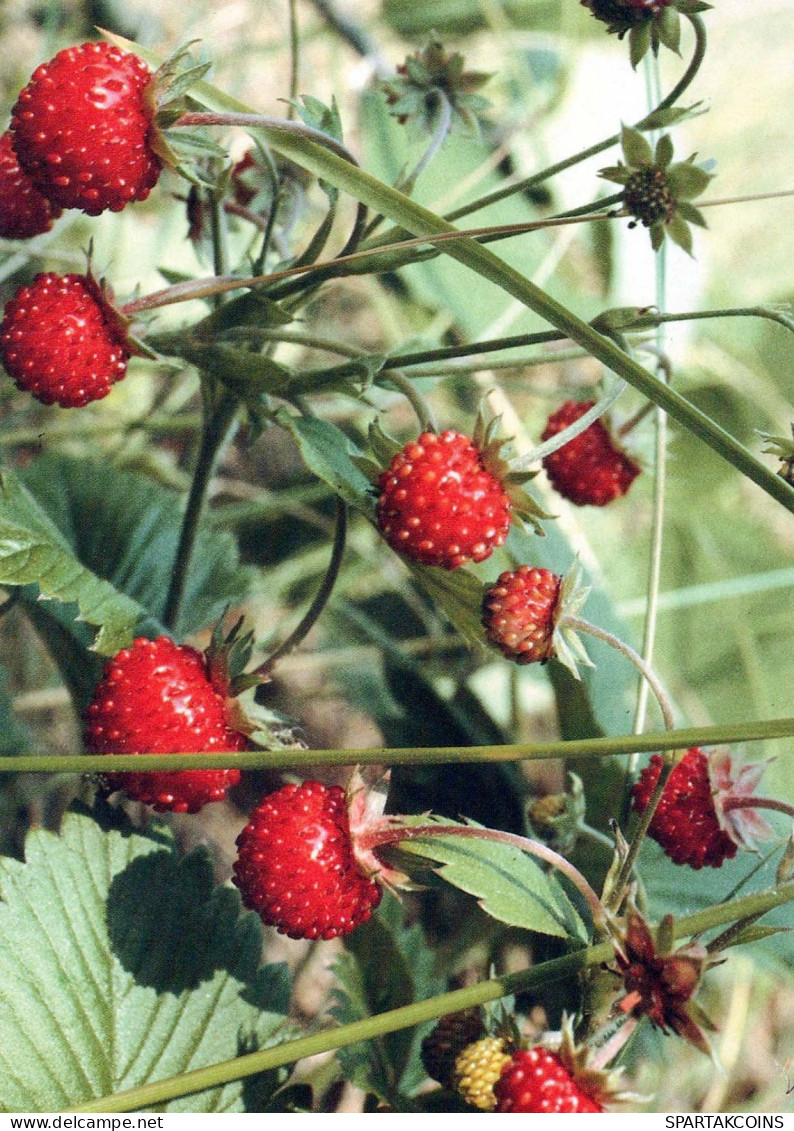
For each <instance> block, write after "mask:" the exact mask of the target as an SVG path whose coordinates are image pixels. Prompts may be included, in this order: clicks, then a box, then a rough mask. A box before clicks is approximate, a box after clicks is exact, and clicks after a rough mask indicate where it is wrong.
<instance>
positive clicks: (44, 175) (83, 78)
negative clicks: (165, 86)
mask: <svg viewBox="0 0 794 1131" xmlns="http://www.w3.org/2000/svg"><path fill="white" fill-rule="evenodd" d="M151 80H152V74H151V72H150V71H149V68H148V67H147V66H146V64H145V63H144V62H143V61H142V60H141V59H139V58H138V56H137V55H132V54H130V53H129V52H127V51H121V50H120V49H119V48H118V47H113V46H111V45H110V44H108V43H84V44H82V45H81V46H80V47H67V48H65V49H64V50H63V51H59V52H58V54H57V55H56V56H55V58H54V59H51V60H50V62H49V63H43V64H42V65H41V66H40V67H38V68H37V69H36V70H35V71H34V72H33V76H32V78H31V80H30V82H29V83H28V85H27V86H26V87H25V89H24V90H23V91H22V92H21V93H20V95H19V98H18V99H17V102H16V105H15V106H14V108H13V110H12V111H11V132H12V138H13V143H14V148H15V150H16V153H17V157H18V158H19V163H20V165H21V166H22V167H23V169H24V170H25V171H26V172H27V174H28V175H29V176H30V177H31V178H32V179H33V181H34V182H35V184H36V185H37V187H38V189H39V191H40V192H42V193H43V194H44V195H45V196H46V197H47V198H48V199H49V200H50V201H51V202H52V203H53V204H55V205H59V206H60V207H61V208H82V210H83V211H84V212H87V213H88V214H89V216H98V215H99V213H100V212H104V211H105V210H106V209H110V210H111V211H113V212H118V211H119V210H120V209H122V208H124V206H125V205H126V204H129V203H130V201H133V200H145V199H146V197H147V196H148V195H149V193H150V192H151V190H152V188H153V187H154V185H155V184H156V183H157V179H158V177H159V176H160V170H161V168H162V163H161V161H160V158H159V157H158V156H157V154H156V153H155V151H154V149H153V147H152V118H153V115H154V107H153V105H150V102H149V101H147V98H146V91H147V87H148V86H149V84H150V82H151Z"/></svg>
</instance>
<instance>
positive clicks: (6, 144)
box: [0, 130, 61, 240]
mask: <svg viewBox="0 0 794 1131" xmlns="http://www.w3.org/2000/svg"><path fill="white" fill-rule="evenodd" d="M60 215H61V209H60V208H58V207H57V206H56V205H54V204H51V203H50V201H49V200H47V198H46V196H42V195H41V193H40V192H39V190H38V189H37V188H36V186H35V185H34V184H33V181H32V180H31V179H30V177H29V176H28V174H27V173H26V172H24V170H22V169H21V168H20V167H19V162H18V161H17V155H16V153H15V152H14V147H13V145H12V144H11V134H10V133H9V131H8V130H6V132H5V133H4V134H2V135H1V136H0V236H2V238H3V239H6V240H27V239H30V238H31V236H39V235H41V233H42V232H48V231H49V230H50V228H51V227H52V225H53V221H54V220H57V219H58V217H59V216H60Z"/></svg>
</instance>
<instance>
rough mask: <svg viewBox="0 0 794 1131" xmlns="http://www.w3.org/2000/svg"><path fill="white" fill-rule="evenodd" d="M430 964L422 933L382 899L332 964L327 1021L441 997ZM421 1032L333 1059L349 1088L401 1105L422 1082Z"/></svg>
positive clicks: (441, 986)
mask: <svg viewBox="0 0 794 1131" xmlns="http://www.w3.org/2000/svg"><path fill="white" fill-rule="evenodd" d="M434 962H435V959H434V955H433V952H432V950H431V949H430V947H429V946H428V945H427V940H426V939H425V937H424V934H423V932H422V930H421V928H420V927H419V926H417V925H414V926H412V927H406V925H405V912H404V910H403V907H402V905H401V903H400V902H399V901H398V900H397V899H395V898H394V897H393V896H391V895H389V894H387V895H386V896H385V898H384V900H383V902H382V903H381V905H380V907H379V908H378V911H377V913H376V914H375V915H374V916H373V917H372V919H370V920H369V922H368V923H364V924H362V926H360V927H358V928H357V929H356V930H355V931H354V932H353V933H352V934H351V935H350V936H348V938H347V939H346V940H345V952H344V953H343V954H342V956H341V957H340V958H339V959H338V961H337V962H336V963H335V964H334V974H335V976H336V979H337V983H338V985H337V987H336V990H335V1002H334V1006H333V1008H332V1009H331V1015H332V1017H333V1018H334V1019H335V1020H336V1021H337V1022H338V1023H339V1024H340V1025H347V1024H350V1023H351V1022H354V1021H363V1020H364V1019H365V1018H367V1017H374V1016H375V1015H377V1014H379V1013H383V1012H385V1011H386V1010H389V1009H399V1008H400V1007H401V1006H404V1005H411V1004H413V1002H416V1001H423V1000H424V999H425V998H428V997H433V996H434V995H435V994H439V993H442V992H443V991H444V990H445V989H446V988H447V986H446V983H445V981H444V980H443V979H442V978H440V977H438V976H437V975H435V974H434V973H433V967H434ZM425 1031H426V1029H423V1028H419V1029H417V1028H413V1029H404V1030H402V1031H398V1032H395V1033H387V1034H385V1035H384V1036H382V1037H378V1038H376V1039H375V1040H373V1041H365V1042H364V1041H362V1042H361V1044H356V1045H350V1046H348V1047H347V1048H342V1049H338V1050H337V1054H336V1055H337V1057H338V1059H339V1061H340V1063H341V1065H342V1068H343V1070H344V1073H345V1076H346V1078H347V1079H348V1080H350V1081H351V1082H352V1083H353V1084H355V1085H356V1086H357V1087H359V1088H361V1089H362V1090H363V1091H365V1092H368V1093H370V1094H372V1095H375V1096H377V1097H378V1098H379V1099H380V1100H382V1101H383V1102H385V1103H390V1104H400V1098H401V1097H407V1096H410V1095H411V1094H412V1093H413V1092H414V1091H415V1089H416V1088H418V1087H419V1085H420V1084H421V1083H422V1081H423V1080H424V1079H425V1077H426V1073H425V1071H424V1069H423V1068H422V1065H421V1061H420V1059H419V1045H420V1043H421V1039H422V1036H423V1035H424V1032H425ZM400 1106H402V1105H401V1104H400Z"/></svg>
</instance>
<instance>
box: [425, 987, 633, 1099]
mask: <svg viewBox="0 0 794 1131" xmlns="http://www.w3.org/2000/svg"><path fill="white" fill-rule="evenodd" d="M421 1052H422V1063H423V1064H424V1067H425V1070H426V1072H427V1074H428V1076H430V1078H431V1079H432V1080H436V1081H438V1083H439V1084H441V1085H442V1086H443V1087H444V1088H447V1089H449V1090H450V1091H453V1092H456V1093H457V1094H458V1095H459V1096H461V1098H462V1099H463V1100H464V1101H465V1103H466V1104H467V1105H468V1106H469V1107H470V1108H473V1109H476V1110H477V1111H486V1112H497V1113H512V1114H516V1115H518V1114H524V1115H564V1114H584V1113H595V1112H603V1111H604V1110H605V1105H607V1104H611V1103H618V1102H620V1101H621V1100H622V1099H625V1098H626V1094H625V1093H624V1092H621V1090H620V1087H619V1079H620V1073H615V1072H611V1073H608V1072H602V1071H599V1070H597V1069H594V1068H593V1067H591V1065H590V1064H589V1059H590V1054H589V1050H588V1049H587V1048H586V1047H583V1046H577V1045H576V1043H575V1041H574V1039H573V1034H572V1031H571V1026H570V1021H569V1020H567V1019H566V1021H565V1022H564V1023H563V1027H562V1031H561V1032H560V1034H559V1039H558V1040H557V1041H555V1042H554V1047H552V1045H551V1043H550V1044H537V1045H532V1046H528V1045H527V1043H526V1042H525V1041H522V1040H521V1039H520V1038H518V1036H517V1034H516V1031H515V1024H514V1022H512V1019H511V1022H510V1023H503V1024H501V1025H499V1026H498V1027H497V1031H496V1032H495V1033H493V1034H490V1033H488V1032H487V1030H486V1026H485V1024H484V1022H483V1020H482V1017H481V1014H480V1010H479V1009H465V1010H462V1011H461V1012H459V1013H450V1014H448V1015H447V1016H446V1017H442V1018H441V1020H440V1021H439V1022H438V1024H437V1025H436V1026H435V1028H434V1029H433V1030H432V1031H431V1032H430V1033H429V1034H428V1036H427V1037H425V1039H424V1040H423V1042H422V1049H421Z"/></svg>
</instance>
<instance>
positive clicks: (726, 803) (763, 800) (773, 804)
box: [720, 797, 794, 817]
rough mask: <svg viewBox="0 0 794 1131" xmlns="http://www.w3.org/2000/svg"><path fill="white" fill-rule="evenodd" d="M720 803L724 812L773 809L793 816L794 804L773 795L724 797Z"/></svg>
mask: <svg viewBox="0 0 794 1131" xmlns="http://www.w3.org/2000/svg"><path fill="white" fill-rule="evenodd" d="M720 805H721V807H722V809H723V811H724V812H727V811H728V810H729V809H774V810H775V812H777V813H785V814H786V816H787V817H794V805H789V804H788V802H787V801H778V800H777V798H775V797H726V798H724V799H723V800H722V801H721V802H720Z"/></svg>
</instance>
